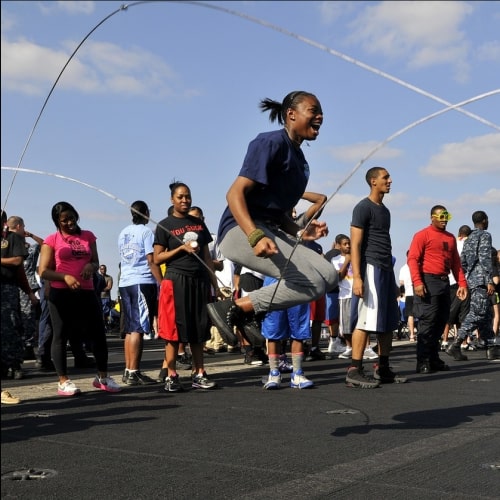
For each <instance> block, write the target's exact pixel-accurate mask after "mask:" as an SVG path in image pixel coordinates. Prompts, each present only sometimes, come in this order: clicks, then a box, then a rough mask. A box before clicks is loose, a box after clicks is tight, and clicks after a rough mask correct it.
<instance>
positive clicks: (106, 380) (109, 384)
mask: <svg viewBox="0 0 500 500" xmlns="http://www.w3.org/2000/svg"><path fill="white" fill-rule="evenodd" d="M92 385H93V386H94V387H95V388H96V389H101V391H107V392H120V391H121V390H122V388H121V387H120V386H119V385H118V384H117V383H116V382H115V381H114V380H113V378H112V377H103V378H99V377H98V376H96V378H95V379H94V381H93V382H92Z"/></svg>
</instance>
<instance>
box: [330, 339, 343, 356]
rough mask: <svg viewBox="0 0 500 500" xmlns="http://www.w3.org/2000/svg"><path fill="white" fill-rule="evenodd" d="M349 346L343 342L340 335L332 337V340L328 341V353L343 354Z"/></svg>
mask: <svg viewBox="0 0 500 500" xmlns="http://www.w3.org/2000/svg"><path fill="white" fill-rule="evenodd" d="M346 349H347V347H346V346H345V345H344V344H342V341H341V340H340V337H330V342H329V343H328V354H341V353H343V352H345V350H346Z"/></svg>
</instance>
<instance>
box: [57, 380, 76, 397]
mask: <svg viewBox="0 0 500 500" xmlns="http://www.w3.org/2000/svg"><path fill="white" fill-rule="evenodd" d="M57 394H59V396H76V395H77V394H80V389H78V387H77V386H76V385H75V384H74V383H73V382H71V380H66V382H63V383H62V384H57Z"/></svg>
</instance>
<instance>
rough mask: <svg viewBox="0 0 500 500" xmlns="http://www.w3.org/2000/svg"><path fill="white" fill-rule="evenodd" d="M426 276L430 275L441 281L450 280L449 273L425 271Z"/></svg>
mask: <svg viewBox="0 0 500 500" xmlns="http://www.w3.org/2000/svg"><path fill="white" fill-rule="evenodd" d="M424 276H430V277H431V278H437V279H439V280H441V281H448V275H447V274H430V273H424Z"/></svg>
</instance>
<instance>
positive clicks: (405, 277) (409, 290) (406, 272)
mask: <svg viewBox="0 0 500 500" xmlns="http://www.w3.org/2000/svg"><path fill="white" fill-rule="evenodd" d="M399 281H400V282H401V281H402V282H403V285H404V287H405V297H413V284H412V282H411V274H410V268H409V266H408V264H405V265H404V266H402V267H401V269H400V270H399Z"/></svg>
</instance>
